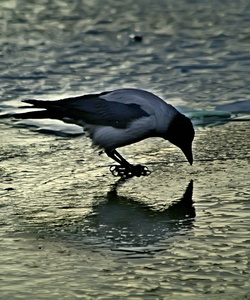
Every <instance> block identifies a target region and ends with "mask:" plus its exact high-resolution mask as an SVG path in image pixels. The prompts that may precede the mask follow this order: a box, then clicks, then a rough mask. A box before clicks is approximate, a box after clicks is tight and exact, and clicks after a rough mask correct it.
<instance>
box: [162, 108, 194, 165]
mask: <svg viewBox="0 0 250 300" xmlns="http://www.w3.org/2000/svg"><path fill="white" fill-rule="evenodd" d="M194 134H195V132H194V128H193V124H192V122H191V120H190V119H189V118H187V117H186V116H184V115H183V114H181V113H178V115H177V116H176V117H175V118H174V119H173V121H172V122H171V123H170V125H169V128H168V130H167V134H166V139H167V140H169V141H170V142H171V143H172V144H174V145H176V146H177V147H179V148H180V149H181V150H182V152H183V153H184V155H185V156H186V158H187V160H188V161H189V163H190V165H192V163H193V153H192V142H193V139H194Z"/></svg>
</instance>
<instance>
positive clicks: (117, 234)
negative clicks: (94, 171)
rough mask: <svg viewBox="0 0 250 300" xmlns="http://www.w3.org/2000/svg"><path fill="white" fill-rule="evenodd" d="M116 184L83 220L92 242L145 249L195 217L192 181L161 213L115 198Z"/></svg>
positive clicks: (186, 226) (133, 201)
mask: <svg viewBox="0 0 250 300" xmlns="http://www.w3.org/2000/svg"><path fill="white" fill-rule="evenodd" d="M119 183H120V182H118V184H116V185H115V186H113V188H112V189H111V191H109V192H108V194H107V195H106V197H105V198H106V199H105V201H104V202H102V203H100V202H99V204H98V205H97V206H96V207H94V209H93V213H92V214H91V215H89V216H88V217H87V219H88V220H87V224H86V223H85V225H87V226H86V227H85V229H86V231H85V232H86V233H87V232H88V237H90V238H91V237H92V238H94V237H95V238H94V240H95V241H96V242H97V241H98V242H101V243H105V244H107V243H108V244H110V246H111V247H113V248H119V247H126V248H129V247H145V246H150V245H154V244H155V243H156V242H159V241H162V240H165V239H166V238H167V237H170V236H173V234H175V233H176V232H179V231H180V230H182V229H190V228H191V227H192V224H193V221H194V218H195V208H194V206H193V200H192V194H193V181H192V180H191V181H190V183H189V184H188V186H187V188H186V191H185V193H184V195H183V197H182V198H181V199H180V200H179V201H178V202H174V203H173V204H172V205H170V206H169V207H168V208H166V209H165V210H164V211H155V210H152V209H151V208H150V207H148V206H147V205H145V204H143V203H140V202H138V201H135V200H134V199H131V198H128V197H125V196H119V195H118V194H117V186H118V185H119ZM96 238H97V240H96ZM92 241H93V240H92Z"/></svg>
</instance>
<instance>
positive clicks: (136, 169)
mask: <svg viewBox="0 0 250 300" xmlns="http://www.w3.org/2000/svg"><path fill="white" fill-rule="evenodd" d="M109 169H110V172H111V173H112V174H113V175H114V176H115V177H121V178H123V179H127V178H132V177H134V176H136V177H140V176H148V175H150V174H151V171H149V169H148V168H147V167H145V166H142V165H129V166H126V167H124V166H121V165H113V166H110V168H109Z"/></svg>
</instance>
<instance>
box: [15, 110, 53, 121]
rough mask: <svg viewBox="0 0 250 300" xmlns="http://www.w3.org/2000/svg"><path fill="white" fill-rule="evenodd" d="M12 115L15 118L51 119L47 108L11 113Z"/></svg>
mask: <svg viewBox="0 0 250 300" xmlns="http://www.w3.org/2000/svg"><path fill="white" fill-rule="evenodd" d="M12 117H14V118H16V119H52V116H51V114H50V113H49V112H48V111H47V110H42V111H31V112H26V113H19V114H13V115H12Z"/></svg>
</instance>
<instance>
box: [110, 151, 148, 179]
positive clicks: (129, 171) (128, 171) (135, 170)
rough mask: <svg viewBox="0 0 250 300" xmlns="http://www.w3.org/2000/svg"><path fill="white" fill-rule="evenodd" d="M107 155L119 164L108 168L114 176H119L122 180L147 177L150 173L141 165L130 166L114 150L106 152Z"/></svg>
mask: <svg viewBox="0 0 250 300" xmlns="http://www.w3.org/2000/svg"><path fill="white" fill-rule="evenodd" d="M106 153H107V155H108V156H109V157H110V158H112V159H114V160H115V161H116V162H118V163H119V164H120V166H117V165H113V166H111V167H110V171H111V173H112V174H113V175H114V176H120V177H122V178H124V179H126V178H131V177H133V176H137V177H140V176H147V175H149V174H150V173H151V172H150V171H149V170H148V168H147V167H145V166H142V165H131V164H130V163H129V162H128V161H127V160H126V159H125V158H124V157H122V156H121V154H120V153H118V152H117V151H116V150H111V151H107V150H106Z"/></svg>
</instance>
